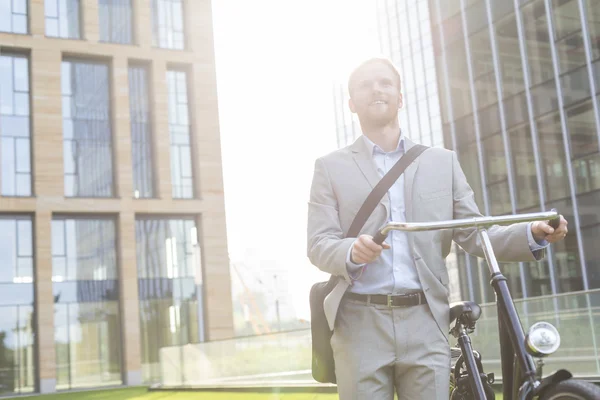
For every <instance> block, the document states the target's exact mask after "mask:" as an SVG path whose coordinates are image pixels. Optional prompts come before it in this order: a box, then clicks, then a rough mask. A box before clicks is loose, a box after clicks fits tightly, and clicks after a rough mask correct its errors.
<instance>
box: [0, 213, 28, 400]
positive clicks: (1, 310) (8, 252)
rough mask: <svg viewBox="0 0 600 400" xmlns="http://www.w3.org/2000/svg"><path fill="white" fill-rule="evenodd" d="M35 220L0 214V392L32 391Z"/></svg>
mask: <svg viewBox="0 0 600 400" xmlns="http://www.w3.org/2000/svg"><path fill="white" fill-rule="evenodd" d="M33 276H34V275H33V223H32V221H31V217H28V216H12V215H11V216H0V304H1V306H0V354H1V355H2V356H1V357H0V371H2V373H1V374H0V394H3V395H4V394H12V393H25V392H33V390H34V386H35V363H34V359H35V353H34V338H35V332H34V330H33V329H34V323H33V322H34V321H33V319H34V314H33Z"/></svg>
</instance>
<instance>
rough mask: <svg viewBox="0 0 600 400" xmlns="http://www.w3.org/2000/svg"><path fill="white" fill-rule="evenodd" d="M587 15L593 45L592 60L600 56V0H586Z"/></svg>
mask: <svg viewBox="0 0 600 400" xmlns="http://www.w3.org/2000/svg"><path fill="white" fill-rule="evenodd" d="M585 5H586V10H585V11H586V16H587V23H588V30H589V35H590V43H591V47H592V60H595V59H597V58H600V13H599V12H598V10H600V0H586V1H585Z"/></svg>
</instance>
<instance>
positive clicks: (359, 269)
mask: <svg viewBox="0 0 600 400" xmlns="http://www.w3.org/2000/svg"><path fill="white" fill-rule="evenodd" d="M362 139H363V140H364V141H365V144H366V145H367V148H368V149H369V150H370V152H371V154H372V159H373V163H374V165H375V168H376V169H377V172H378V173H379V175H380V176H381V177H383V176H384V175H385V174H387V172H388V171H389V170H390V169H391V168H392V167H393V166H394V164H396V162H398V160H399V159H400V158H401V157H402V156H403V155H404V136H403V135H401V136H400V140H399V141H398V146H397V147H396V149H395V150H393V151H391V152H388V153H386V152H384V151H383V150H382V149H381V147H379V146H378V145H376V144H375V143H373V142H372V141H371V140H369V138H367V137H366V136H364V135H363V136H362ZM388 195H389V197H390V214H389V215H388V221H396V222H405V221H406V209H405V200H404V174H402V175H400V178H398V180H396V182H394V184H393V185H392V186H391V188H390V189H389V191H388ZM527 238H528V242H529V247H530V248H531V250H532V251H535V250H539V249H542V248H544V247H546V246H547V245H548V242H546V241H544V243H541V244H538V243H537V242H536V241H535V240H534V238H533V234H532V233H531V223H530V224H529V229H527ZM386 243H388V244H389V245H390V248H389V249H384V250H383V251H382V252H381V256H380V257H378V258H377V260H375V261H374V262H372V263H370V264H367V265H365V264H355V263H353V262H352V260H351V258H350V254H351V252H352V247H350V250H349V251H348V255H347V257H346V267H347V269H348V273H349V274H350V277H351V278H352V279H353V280H354V281H353V285H352V286H351V287H350V288H349V289H348V290H349V291H351V292H354V293H362V294H405V293H410V292H414V291H419V290H421V289H422V288H421V282H420V281H419V276H418V275H417V269H416V266H415V263H414V260H413V258H412V256H411V252H410V247H409V244H408V234H407V233H406V232H402V231H391V232H390V234H389V235H388V237H387V239H386Z"/></svg>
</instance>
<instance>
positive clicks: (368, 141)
mask: <svg viewBox="0 0 600 400" xmlns="http://www.w3.org/2000/svg"><path fill="white" fill-rule="evenodd" d="M363 140H364V141H365V145H366V146H367V149H368V150H369V154H370V155H371V156H372V155H373V154H375V152H377V153H382V154H386V152H385V151H383V149H382V148H381V147H379V145H377V144H375V143H373V141H371V139H369V138H368V137H366V136H365V135H363ZM396 152H401V153H402V154H404V135H403V134H402V131H400V138H399V139H398V145H397V146H396V149H395V150H392V151H390V152H389V153H396Z"/></svg>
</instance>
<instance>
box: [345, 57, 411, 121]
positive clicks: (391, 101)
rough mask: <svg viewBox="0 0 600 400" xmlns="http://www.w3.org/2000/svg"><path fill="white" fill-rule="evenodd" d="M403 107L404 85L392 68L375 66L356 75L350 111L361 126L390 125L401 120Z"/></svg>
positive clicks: (380, 64) (372, 65) (366, 68)
mask: <svg viewBox="0 0 600 400" xmlns="http://www.w3.org/2000/svg"><path fill="white" fill-rule="evenodd" d="M401 106H402V94H401V93H400V82H398V77H397V76H396V74H395V73H394V72H393V71H392V70H391V68H390V67H389V66H388V65H386V64H384V63H381V62H372V63H369V64H367V65H365V66H363V67H362V68H360V69H359V70H358V71H357V72H356V74H355V75H354V79H353V81H352V82H351V83H350V110H351V111H352V112H354V113H356V114H357V115H358V118H359V119H360V121H361V123H363V124H365V123H366V124H369V125H374V126H384V125H387V124H388V123H390V121H392V120H393V119H394V118H398V109H399V108H400V107H401Z"/></svg>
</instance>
